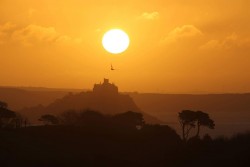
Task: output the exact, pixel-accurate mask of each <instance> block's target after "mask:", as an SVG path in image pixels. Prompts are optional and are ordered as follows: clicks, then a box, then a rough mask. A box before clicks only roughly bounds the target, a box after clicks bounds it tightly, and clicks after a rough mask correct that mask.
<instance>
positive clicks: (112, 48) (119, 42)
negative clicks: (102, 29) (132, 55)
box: [102, 29, 129, 54]
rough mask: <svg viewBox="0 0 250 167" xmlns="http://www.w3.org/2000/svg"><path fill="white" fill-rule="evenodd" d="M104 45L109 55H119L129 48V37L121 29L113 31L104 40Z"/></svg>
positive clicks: (107, 33)
mask: <svg viewBox="0 0 250 167" xmlns="http://www.w3.org/2000/svg"><path fill="white" fill-rule="evenodd" d="M102 45H103V47H104V49H105V50H107V51H108V52H109V53H113V54H119V53H122V52H124V51H125V50H126V49H127V48H128V46H129V37H128V35H127V34H126V33H125V32H124V31H123V30H121V29H111V30H109V31H108V32H106V33H105V34H104V36H103V38H102Z"/></svg>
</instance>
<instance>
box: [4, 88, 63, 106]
mask: <svg viewBox="0 0 250 167" xmlns="http://www.w3.org/2000/svg"><path fill="white" fill-rule="evenodd" d="M66 94H68V91H67V90H58V89H38V88H37V89H32V88H30V89H29V88H7V87H0V100H1V101H5V102H7V103H8V105H9V108H10V109H12V110H20V109H22V108H24V107H32V106H35V105H38V104H42V105H48V104H49V103H51V102H53V101H54V100H55V99H57V98H61V97H63V96H65V95H66Z"/></svg>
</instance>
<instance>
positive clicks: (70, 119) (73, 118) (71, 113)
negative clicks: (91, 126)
mask: <svg viewBox="0 0 250 167" xmlns="http://www.w3.org/2000/svg"><path fill="white" fill-rule="evenodd" d="M59 118H60V121H61V123H62V124H63V125H76V124H77V122H78V120H79V113H77V112H76V111H75V110H67V111H65V112H63V113H61V114H60V116H59Z"/></svg>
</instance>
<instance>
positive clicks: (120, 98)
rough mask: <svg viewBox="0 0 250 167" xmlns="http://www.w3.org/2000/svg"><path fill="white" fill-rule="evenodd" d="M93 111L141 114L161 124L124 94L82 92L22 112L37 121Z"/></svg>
mask: <svg viewBox="0 0 250 167" xmlns="http://www.w3.org/2000/svg"><path fill="white" fill-rule="evenodd" d="M84 109H92V110H96V111H99V112H102V113H104V114H117V113H123V112H127V111H134V112H141V113H143V114H144V119H145V121H146V122H148V123H161V121H159V120H158V119H156V118H154V117H152V116H150V115H149V114H147V113H144V112H143V111H141V110H140V109H139V108H138V107H137V105H136V104H135V103H134V101H133V99H132V98H131V97H130V96H129V95H124V94H96V93H93V92H81V93H76V94H68V95H66V96H64V97H63V98H60V99H57V100H55V101H54V102H52V103H51V104H49V105H48V106H42V105H38V106H35V107H30V108H25V109H23V110H21V111H20V112H21V113H24V114H25V115H26V116H27V117H29V118H30V119H32V121H36V120H37V119H38V118H39V117H40V116H41V115H42V114H45V113H50V114H55V115H58V114H60V113H62V112H64V111H67V110H76V111H80V110H84Z"/></svg>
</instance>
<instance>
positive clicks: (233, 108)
mask: <svg viewBox="0 0 250 167" xmlns="http://www.w3.org/2000/svg"><path fill="white" fill-rule="evenodd" d="M130 96H131V97H132V98H133V99H134V101H135V103H136V104H137V105H138V107H140V108H141V109H142V110H143V111H145V112H147V113H150V114H151V115H153V116H156V117H158V118H160V119H161V120H163V121H166V122H167V123H168V124H170V125H172V126H173V127H175V128H176V129H179V123H178V112H180V111H182V110H184V109H190V110H201V111H205V112H207V113H209V114H210V116H211V118H213V119H214V120H215V123H216V128H215V130H214V131H211V132H210V133H214V134H216V135H217V134H227V135H231V134H233V133H236V132H241V131H246V130H250V94H208V95H188V94H138V93H131V94H130Z"/></svg>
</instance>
